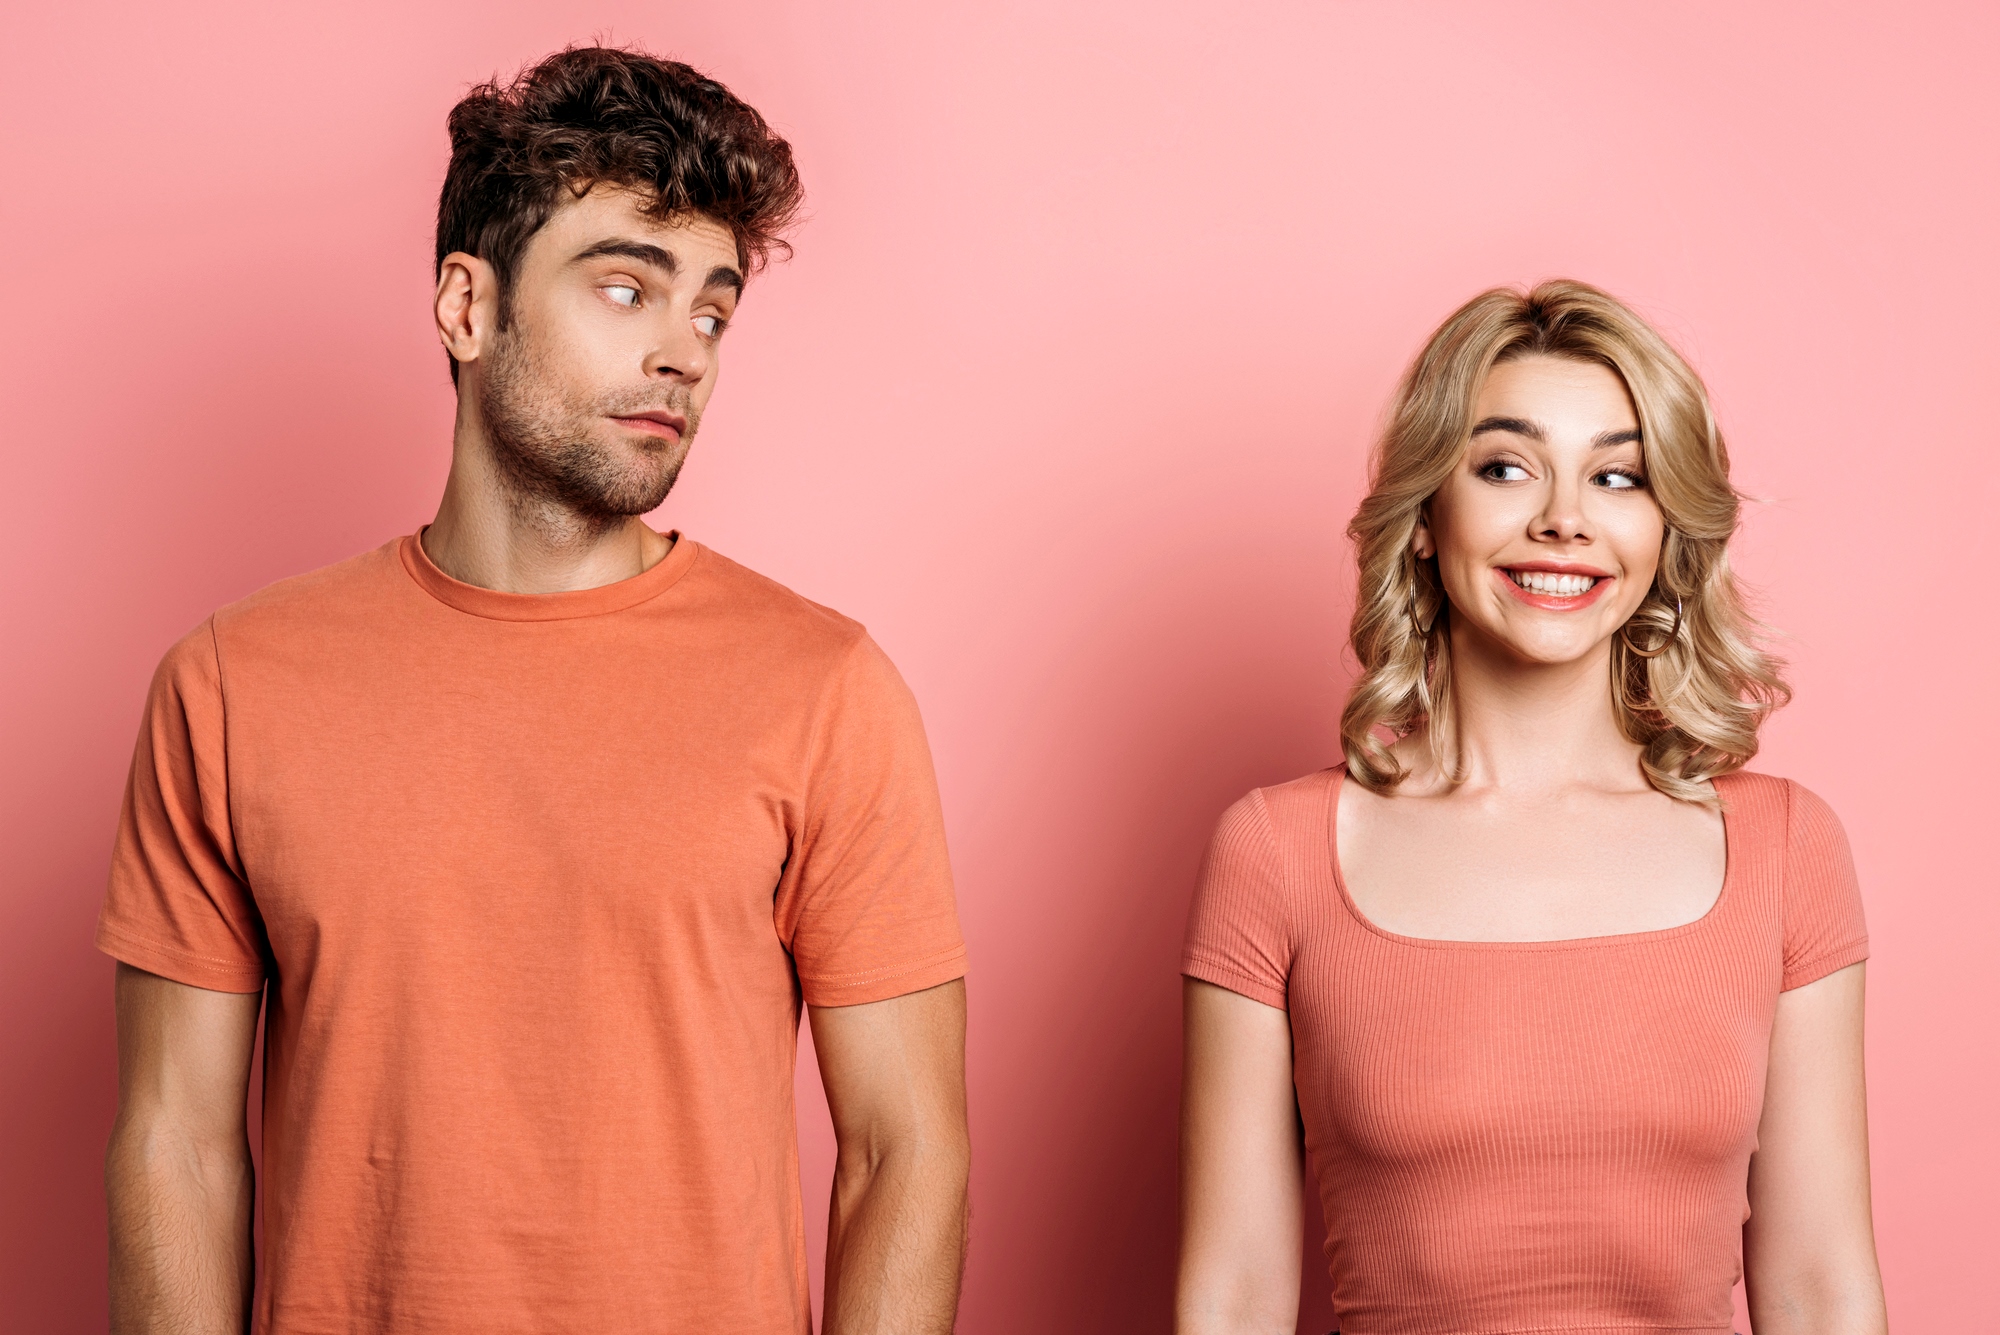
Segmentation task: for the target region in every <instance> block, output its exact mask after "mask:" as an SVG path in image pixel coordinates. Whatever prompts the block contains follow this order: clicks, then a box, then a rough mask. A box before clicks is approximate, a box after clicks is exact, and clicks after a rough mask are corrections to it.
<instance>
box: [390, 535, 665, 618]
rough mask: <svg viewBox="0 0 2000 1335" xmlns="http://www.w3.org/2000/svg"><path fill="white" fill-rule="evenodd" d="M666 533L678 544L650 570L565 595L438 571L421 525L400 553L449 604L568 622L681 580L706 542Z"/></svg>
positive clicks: (488, 614)
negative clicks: (492, 585)
mask: <svg viewBox="0 0 2000 1335" xmlns="http://www.w3.org/2000/svg"><path fill="white" fill-rule="evenodd" d="M663 536H665V537H666V538H668V539H669V540H671V541H672V542H673V544H674V545H673V550H671V551H669V552H668V553H667V554H666V555H665V556H664V557H662V558H660V560H659V561H657V562H655V563H654V564H653V566H652V567H651V568H650V569H648V570H644V571H641V572H640V573H639V574H637V575H634V576H633V577H632V578H630V579H621V580H619V581H618V582H617V583H615V584H601V585H599V586H598V587H596V588H594V589H570V590H567V591H565V592H562V593H503V592H501V591H500V590H498V589H483V588H481V587H479V586H478V585H477V584H465V583H462V582H460V581H459V580H455V579H453V578H452V577H451V576H450V575H447V574H445V573H444V571H442V570H439V569H438V568H437V565H436V563H435V562H433V561H432V560H431V558H430V553H428V552H426V551H425V550H424V544H423V541H422V539H423V530H421V529H419V530H418V531H417V532H415V533H413V534H411V535H410V536H409V537H406V538H404V539H403V540H402V542H400V543H399V544H397V553H398V555H400V556H401V557H402V561H403V569H405V570H407V571H409V572H410V578H411V579H413V580H415V581H416V582H417V586H418V587H419V588H421V589H422V590H423V591H424V592H425V593H428V594H429V595H430V596H431V597H433V598H435V599H437V600H438V601H439V602H441V603H443V604H445V605H446V606H447V607H452V608H456V609H457V610H458V611H461V612H465V613H469V614H470V615H472V616H476V617H485V618H487V619H488V620H491V621H567V620H570V619H572V618H575V617H594V616H604V615H605V614H607V613H610V612H622V611H624V610H625V609H626V608H628V607H636V606H638V605H639V604H640V603H643V602H645V601H646V600H647V599H649V598H657V597H659V596H660V595H661V594H663V593H665V592H666V591H667V590H668V589H670V588H672V587H673V586H674V585H675V584H676V583H678V582H679V581H680V578H681V576H682V575H685V574H686V573H687V572H688V570H689V568H690V567H692V566H693V565H694V563H695V561H696V560H697V559H698V558H699V557H700V555H701V544H700V543H698V542H692V541H690V540H689V539H687V538H684V537H682V536H681V535H680V531H679V530H678V529H675V530H671V531H669V532H668V533H666V534H664V535H663Z"/></svg>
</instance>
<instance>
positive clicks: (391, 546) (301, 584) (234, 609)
mask: <svg viewBox="0 0 2000 1335" xmlns="http://www.w3.org/2000/svg"><path fill="white" fill-rule="evenodd" d="M403 541H404V540H403V539H401V538H395V539H392V540H391V541H389V542H386V543H384V544H382V545H381V546H380V547H377V548H375V549H373V550H372V551H366V552H362V553H361V554H360V555H358V556H350V557H348V558H347V559H346V560H344V561H336V562H334V563H333V564H332V565H328V566H321V567H320V568H319V569H317V570H309V571H307V572H305V573H304V574H301V575H292V576H289V577H288V578H285V579H281V580H278V581H276V582H275V583H272V584H267V585H265V586H264V587H263V588H261V589H259V590H257V591H256V592H255V593H252V594H250V595H248V596H247V597H243V598H239V599H237V600H236V601H235V602H233V603H228V604H226V605H224V606H222V607H220V608H217V609H216V611H215V615H214V616H213V617H211V618H210V624H212V625H213V626H214V628H215V630H214V633H215V635H216V637H217V638H218V639H219V640H241V639H245V638H248V639H261V638H263V637H265V636H267V635H273V634H276V635H289V634H292V633H294V632H296V631H297V630H298V629H300V628H302V627H319V628H325V627H327V626H329V625H330V624H333V623H336V622H339V621H341V620H344V619H346V618H348V617H352V616H355V615H361V616H364V617H366V616H369V615H371V614H373V613H375V612H377V611H379V610H380V609H381V608H382V606H383V605H384V604H385V603H386V602H387V601H389V600H391V599H393V598H394V597H395V596H396V595H397V593H399V592H400V591H401V589H400V583H401V581H399V578H398V577H399V576H400V575H401V568H400V562H399V558H398V556H397V547H398V546H399V545H400V544H401V543H402V542H403Z"/></svg>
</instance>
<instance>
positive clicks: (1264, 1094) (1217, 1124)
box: [1174, 978, 1304, 1335]
mask: <svg viewBox="0 0 2000 1335" xmlns="http://www.w3.org/2000/svg"><path fill="white" fill-rule="evenodd" d="M1182 1004H1183V1014H1184V1020H1183V1030H1184V1038H1183V1044H1184V1050H1185V1056H1184V1063H1183V1068H1182V1075H1181V1263H1180V1282H1179V1286H1178V1291H1177V1292H1176V1294H1175V1300H1174V1328H1175V1330H1176V1331H1177V1332H1178V1335H1265V1333H1266V1332H1269V1333H1270V1335H1280V1333H1281V1335H1293V1332H1294V1330H1295V1328H1296V1324H1297V1321H1298V1311H1299V1251H1300V1247H1301V1244H1302V1239H1301V1237H1300V1234H1301V1232H1302V1230H1303V1229H1304V1223H1303V1220H1302V1217H1301V1208H1302V1201H1301V1193H1300V1187H1301V1178H1302V1176H1303V1164H1302V1158H1303V1155H1302V1151H1301V1146H1300V1138H1299V1120H1298V1103H1297V1098H1296V1096H1295V1095H1294V1094H1293V1092H1292V1029H1291V1022H1290V1017H1288V1016H1287V1015H1286V1014H1285V1012H1283V1011H1281V1010H1278V1009H1277V1008H1276V1007H1273V1006H1266V1005H1264V1004H1263V1003H1262V1002H1257V1001H1252V1000H1250V999H1249V998H1248V997H1244V996H1239V995H1237V994H1236V993H1234V992H1230V991H1228V990H1226V989H1224V988H1220V987H1215V986H1213V985H1211V984H1209V983H1203V982H1199V981H1197V980H1195V979H1193V978H1189V979H1187V980H1185V989H1184V991H1183V1003H1182Z"/></svg>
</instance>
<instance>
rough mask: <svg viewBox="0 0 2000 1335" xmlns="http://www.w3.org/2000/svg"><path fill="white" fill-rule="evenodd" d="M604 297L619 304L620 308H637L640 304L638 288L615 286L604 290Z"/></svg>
mask: <svg viewBox="0 0 2000 1335" xmlns="http://www.w3.org/2000/svg"><path fill="white" fill-rule="evenodd" d="M604 295H605V296H607V297H609V298H611V299H612V300H613V301H615V302H617V303H618V304H619V305H620V306H637V305H638V304H639V289H638V288H636V287H626V286H624V285H623V284H613V285H612V286H610V287H607V288H605V289H604Z"/></svg>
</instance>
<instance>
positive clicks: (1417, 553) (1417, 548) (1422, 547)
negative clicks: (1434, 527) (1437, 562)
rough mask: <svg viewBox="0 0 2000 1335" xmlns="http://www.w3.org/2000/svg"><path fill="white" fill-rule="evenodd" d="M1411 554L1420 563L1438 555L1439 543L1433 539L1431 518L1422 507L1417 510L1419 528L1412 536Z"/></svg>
mask: <svg viewBox="0 0 2000 1335" xmlns="http://www.w3.org/2000/svg"><path fill="white" fill-rule="evenodd" d="M1410 554H1411V555H1412V556H1414V557H1416V558H1417V559H1418V560H1419V561H1428V560H1430V559H1431V558H1432V557H1433V556H1436V555H1437V543H1436V542H1435V541H1434V540H1433V539H1432V538H1431V521H1430V517H1429V515H1428V514H1426V513H1425V511H1424V510H1423V509H1422V508H1421V507H1419V508H1418V510H1417V527H1416V529H1415V531H1414V532H1412V533H1411V534H1410Z"/></svg>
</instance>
